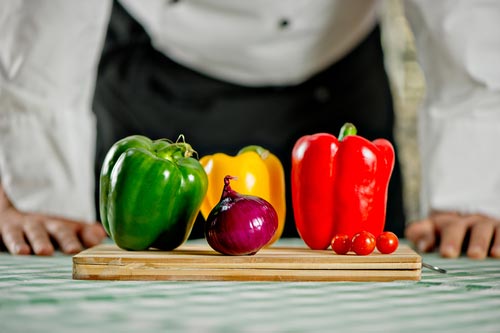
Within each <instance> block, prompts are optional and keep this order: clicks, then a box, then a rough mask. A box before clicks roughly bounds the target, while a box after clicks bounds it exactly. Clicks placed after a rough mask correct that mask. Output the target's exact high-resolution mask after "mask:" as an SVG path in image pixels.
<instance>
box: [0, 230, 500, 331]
mask: <svg viewBox="0 0 500 333" xmlns="http://www.w3.org/2000/svg"><path fill="white" fill-rule="evenodd" d="M279 244H280V245H297V244H302V243H301V241H300V240H294V239H285V240H281V241H280V242H279ZM423 261H425V262H427V263H429V264H433V265H436V266H440V267H443V268H446V269H447V270H448V273H447V274H440V273H437V272H434V271H431V270H429V269H425V268H424V269H423V271H422V279H421V281H418V282H415V281H398V282H371V283H365V282H363V283H360V282H316V283H312V282H293V283H292V282H290V283H287V282H166V281H84V280H73V279H72V257H71V256H66V255H62V254H60V253H57V254H56V255H55V256H53V257H35V256H11V255H9V254H7V253H0V332H3V333H8V332H51V333H57V332H72V333H74V332H91V331H92V330H97V331H98V332H106V333H111V332H137V331H141V332H151V330H158V329H161V330H162V331H169V332H179V331H182V332H342V330H345V329H348V331H347V332H355V331H363V332H366V331H370V332H373V331H383V332H401V331H403V330H404V331H406V332H417V331H418V332H422V331H430V332H467V333H471V332H500V260H495V259H487V260H484V261H476V260H470V259H467V258H465V257H461V258H458V259H443V258H440V257H439V256H438V255H437V254H435V253H432V254H425V255H423Z"/></svg>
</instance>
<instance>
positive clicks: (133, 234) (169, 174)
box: [99, 135, 208, 250]
mask: <svg viewBox="0 0 500 333" xmlns="http://www.w3.org/2000/svg"><path fill="white" fill-rule="evenodd" d="M181 137H182V139H183V138H184V137H183V136H181ZM181 137H179V138H181ZM179 141H180V140H178V141H177V142H175V143H172V142H170V141H168V140H156V141H152V140H150V139H149V138H147V137H144V136H140V135H133V136H129V137H126V138H124V139H121V140H120V141H118V142H116V143H115V144H114V145H113V146H112V147H111V148H110V150H109V151H108V153H107V155H106V158H105V159H104V163H103V166H102V169H101V174H100V179H99V191H100V198H99V210H100V214H101V221H102V224H103V226H104V229H105V230H106V232H107V233H108V235H109V236H110V237H111V239H113V241H114V242H115V243H116V245H118V246H119V247H120V248H122V249H126V250H146V249H148V248H150V247H154V248H158V249H161V250H172V249H175V248H177V247H179V246H180V245H181V244H183V243H184V242H185V241H186V240H187V238H188V237H189V234H190V233H191V230H192V228H193V225H194V221H195V219H196V216H197V214H198V212H199V209H200V206H201V203H202V201H203V198H204V197H205V194H206V192H207V189H208V177H207V175H206V173H205V170H204V169H203V167H202V166H201V164H200V163H199V162H198V160H197V159H196V158H194V157H192V156H193V154H194V153H195V151H194V150H193V149H192V147H191V145H189V144H188V143H186V142H184V141H183V140H182V142H179Z"/></svg>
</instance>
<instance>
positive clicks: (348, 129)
mask: <svg viewBox="0 0 500 333" xmlns="http://www.w3.org/2000/svg"><path fill="white" fill-rule="evenodd" d="M357 132H358V131H357V129H356V126H354V125H353V124H352V123H345V124H344V126H342V128H341V129H340V134H339V137H338V139H339V141H342V140H344V138H345V137H346V136H348V135H356V133H357Z"/></svg>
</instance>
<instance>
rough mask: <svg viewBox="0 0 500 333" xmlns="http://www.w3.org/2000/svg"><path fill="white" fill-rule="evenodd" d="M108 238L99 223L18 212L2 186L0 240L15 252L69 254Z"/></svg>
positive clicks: (0, 187) (0, 197)
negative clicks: (58, 252) (59, 251)
mask: <svg viewBox="0 0 500 333" xmlns="http://www.w3.org/2000/svg"><path fill="white" fill-rule="evenodd" d="M105 237H106V232H105V231H104V229H103V227H102V225H101V224H100V223H93V224H89V223H84V222H79V221H74V220H69V219H64V218H59V217H54V216H47V215H42V214H31V213H23V212H20V211H18V210H17V209H16V208H15V207H14V206H13V205H12V203H11V202H10V200H9V198H8V197H7V195H6V194H5V192H4V191H3V188H2V186H1V185H0V243H2V242H3V245H4V246H5V247H6V248H7V250H8V251H9V252H10V253H12V254H25V255H26V254H36V255H52V254H53V253H54V250H55V248H54V245H55V246H57V247H58V248H59V249H60V250H61V251H62V252H64V253H66V254H74V253H78V252H79V251H81V250H82V249H83V248H84V247H91V246H94V245H97V244H99V243H100V242H102V240H103V239H104V238H105Z"/></svg>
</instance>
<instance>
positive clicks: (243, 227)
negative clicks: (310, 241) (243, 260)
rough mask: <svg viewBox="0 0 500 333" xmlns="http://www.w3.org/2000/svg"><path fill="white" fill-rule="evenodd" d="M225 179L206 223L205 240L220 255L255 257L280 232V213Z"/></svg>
mask: <svg viewBox="0 0 500 333" xmlns="http://www.w3.org/2000/svg"><path fill="white" fill-rule="evenodd" d="M234 178H235V177H231V176H226V177H224V189H223V190H222V196H221V199H220V201H219V203H218V204H217V205H215V207H214V208H213V209H212V211H211V212H210V214H209V215H208V217H207V221H206V223H205V238H206V239H207V241H208V244H209V245H210V246H211V247H212V248H213V249H214V250H215V251H217V252H219V253H222V254H226V255H253V254H255V253H257V251H259V250H260V249H261V248H262V247H264V246H265V245H266V244H267V243H268V242H269V241H270V240H271V238H272V237H273V236H274V233H275V232H276V230H277V229H278V214H277V213H276V210H275V209H274V207H273V206H272V205H271V204H270V203H269V202H267V201H266V200H264V199H262V198H260V197H256V196H252V195H243V194H240V193H238V192H236V191H234V190H233V189H231V186H229V180H230V179H234Z"/></svg>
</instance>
